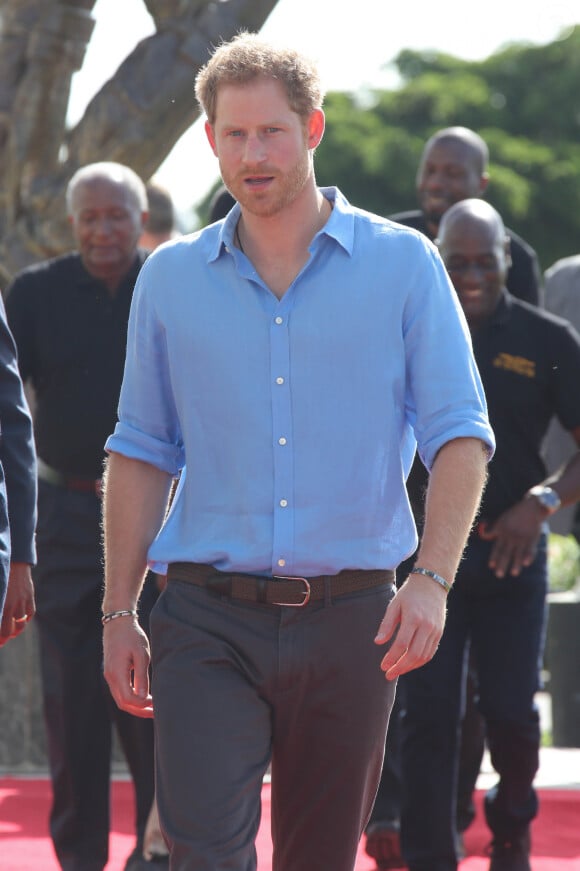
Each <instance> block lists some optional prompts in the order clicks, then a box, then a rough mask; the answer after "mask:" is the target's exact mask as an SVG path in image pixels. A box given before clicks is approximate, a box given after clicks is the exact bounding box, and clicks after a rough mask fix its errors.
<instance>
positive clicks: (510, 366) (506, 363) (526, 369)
mask: <svg viewBox="0 0 580 871" xmlns="http://www.w3.org/2000/svg"><path fill="white" fill-rule="evenodd" d="M493 365H494V366H495V367H496V368H498V369H505V370H506V371H508V372H515V373H516V375H523V376H524V377H525V378H535V377H536V363H535V361H534V360H526V358H525V357H514V356H513V355H512V354H506V353H505V351H502V352H501V353H499V354H498V355H497V357H496V358H495V360H494V361H493Z"/></svg>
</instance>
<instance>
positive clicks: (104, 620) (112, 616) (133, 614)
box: [101, 611, 137, 626]
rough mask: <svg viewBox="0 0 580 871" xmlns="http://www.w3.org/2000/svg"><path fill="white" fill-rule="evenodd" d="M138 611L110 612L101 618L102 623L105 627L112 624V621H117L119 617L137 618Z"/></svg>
mask: <svg viewBox="0 0 580 871" xmlns="http://www.w3.org/2000/svg"><path fill="white" fill-rule="evenodd" d="M136 616H137V611H109V612H108V613H107V614H103V616H102V617H101V623H102V624H103V626H104V625H105V624H106V623H110V622H111V620H116V619H117V617H136Z"/></svg>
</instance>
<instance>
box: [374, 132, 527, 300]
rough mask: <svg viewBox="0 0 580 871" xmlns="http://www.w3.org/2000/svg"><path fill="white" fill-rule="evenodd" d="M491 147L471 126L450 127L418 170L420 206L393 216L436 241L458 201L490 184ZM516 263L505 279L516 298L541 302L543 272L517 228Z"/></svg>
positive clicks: (513, 237) (431, 143) (431, 144)
mask: <svg viewBox="0 0 580 871" xmlns="http://www.w3.org/2000/svg"><path fill="white" fill-rule="evenodd" d="M488 163H489V151H488V148H487V145H486V143H485V142H484V140H483V139H482V138H481V136H479V135H478V134H477V133H475V132H474V131H473V130H470V129H469V128H468V127H446V128H445V129H443V130H439V131H438V132H437V133H435V134H434V135H433V136H432V137H431V138H430V139H429V140H428V141H427V143H426V144H425V147H424V149H423V155H422V157H421V163H420V164H419V169H418V171H417V196H418V198H419V205H420V207H421V208H420V209H416V210H414V211H410V212H400V213H399V214H396V215H392V216H391V217H392V220H393V221H397V222H398V223H399V224H405V226H407V227H413V228H414V229H415V230H419V231H420V232H421V233H423V234H424V235H425V236H427V237H428V238H429V239H431V240H433V239H435V238H436V237H437V234H438V232H439V222H440V221H441V218H442V217H443V215H444V214H445V212H446V211H447V209H448V208H449V207H450V206H452V205H453V204H454V203H458V202H460V201H461V200H465V199H467V198H468V197H482V196H483V195H484V193H485V190H486V188H487V185H488V183H489V172H488ZM506 233H507V234H508V236H509V238H510V249H511V265H510V268H509V270H508V275H507V279H506V284H507V289H508V290H509V292H510V293H511V294H512V296H516V297H518V299H523V300H524V301H525V302H531V303H533V304H534V305H540V303H541V299H542V292H541V275H540V267H539V264H538V258H537V256H536V252H535V251H534V249H533V248H532V247H531V246H530V245H528V243H527V242H525V241H524V240H523V239H522V238H521V237H520V236H518V235H517V234H516V233H514V231H513V230H509V229H507V228H506Z"/></svg>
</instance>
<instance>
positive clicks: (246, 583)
mask: <svg viewBox="0 0 580 871" xmlns="http://www.w3.org/2000/svg"><path fill="white" fill-rule="evenodd" d="M167 579H168V580H169V581H185V582H186V583H188V584H195V585H196V586H197V587H205V589H207V590H208V591H209V592H210V593H213V594H214V595H216V596H228V597H229V598H231V599H243V600H244V601H246V602H260V603H262V604H264V605H287V606H291V607H295V608H300V607H302V606H303V605H306V604H307V603H308V602H314V601H316V600H317V599H318V600H320V599H324V597H325V596H326V589H327V585H328V586H329V587H330V589H329V594H330V596H331V597H334V596H344V595H345V594H346V593H356V592H357V591H359V590H368V589H369V588H371V587H379V586H381V585H382V584H393V583H394V582H395V573H394V571H390V570H388V569H376V570H371V571H362V570H361V571H357V570H353V569H345V570H344V571H342V572H339V573H338V574H336V575H318V576H317V577H314V578H298V577H286V576H274V577H261V576H260V575H246V574H241V573H238V572H233V573H228V572H219V571H217V569H215V568H214V567H213V566H208V565H204V564H203V563H170V565H169V567H168V572H167Z"/></svg>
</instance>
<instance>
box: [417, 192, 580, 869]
mask: <svg viewBox="0 0 580 871" xmlns="http://www.w3.org/2000/svg"><path fill="white" fill-rule="evenodd" d="M438 245H439V250H440V252H441V255H442V258H443V261H444V263H445V265H446V267H447V270H448V273H449V275H450V277H451V280H452V282H453V284H454V286H455V289H456V290H457V293H458V296H459V300H460V302H461V306H462V308H463V311H464V313H465V316H466V319H467V322H468V325H469V328H470V331H471V335H472V340H473V345H474V352H475V358H476V361H477V364H478V367H479V370H480V373H481V376H482V380H483V384H484V388H485V392H486V396H487V401H488V406H489V414H490V420H491V423H492V427H493V429H494V431H495V435H496V439H497V451H496V454H495V457H494V459H493V460H492V462H491V464H490V469H489V481H488V485H487V490H486V492H485V494H484V498H483V502H482V507H481V513H480V520H479V523H478V525H477V527H476V528H475V529H474V530H473V532H472V534H471V536H470V539H469V542H468V546H467V550H466V553H465V557H464V560H463V562H462V563H461V566H460V568H459V573H458V576H457V580H456V582H455V586H454V589H453V593H452V595H450V596H449V599H448V615H447V623H446V627H445V631H444V633H443V637H442V640H441V644H440V646H439V649H438V651H437V653H436V654H435V656H434V657H433V659H432V660H431V662H430V663H428V664H427V665H425V666H424V667H423V668H421V669H419V670H418V671H416V672H413V673H410V674H408V675H405V676H403V677H402V678H401V680H402V684H403V685H404V692H405V694H406V695H405V698H406V713H405V716H404V719H403V753H402V758H403V782H404V784H405V794H406V800H405V802H404V806H403V811H402V821H401V840H402V848H403V855H404V857H405V859H406V861H407V864H408V867H409V869H410V871H455V869H456V868H457V863H458V856H457V852H456V837H455V804H456V794H455V790H456V779H457V768H458V762H457V755H458V754H457V750H458V741H457V736H458V733H459V725H460V721H461V696H462V688H463V682H464V678H465V666H466V662H467V653H468V650H469V646H471V653H472V658H473V662H474V665H475V669H476V673H477V679H478V685H479V708H480V711H481V713H482V715H483V717H484V719H485V723H486V732H487V740H488V745H489V750H490V754H491V761H492V764H493V766H494V768H495V770H496V771H497V774H498V782H497V784H496V785H495V786H494V787H493V788H492V789H491V790H490V791H489V792H488V793H487V795H486V797H485V813H486V819H487V823H488V825H489V827H490V829H491V834H492V843H491V852H490V856H491V860H490V866H489V868H490V871H529V869H530V864H529V852H530V823H531V821H532V819H533V818H534V817H535V815H536V813H537V809H538V800H537V796H536V793H535V791H534V788H533V780H534V776H535V773H536V770H537V767H538V757H539V746H540V727H539V717H538V712H537V709H536V707H535V704H534V695H535V693H536V691H537V690H538V687H539V683H538V664H539V662H540V661H541V657H542V640H543V631H544V613H545V596H546V589H547V563H546V521H547V519H548V517H550V516H551V515H553V514H554V513H555V512H556V511H558V509H559V508H560V507H561V506H564V505H568V504H571V503H573V502H574V501H576V500H577V499H578V498H579V497H580V452H579V451H575V452H574V454H573V456H572V457H571V458H570V460H569V462H568V463H567V465H566V466H565V467H564V468H563V469H562V470H560V471H558V472H555V473H554V474H552V475H548V474H547V472H546V469H545V468H544V464H543V461H542V455H541V450H540V448H541V444H542V441H543V438H544V435H545V433H546V430H547V428H548V425H549V423H550V421H551V420H552V418H553V417H554V416H557V417H558V418H559V420H560V421H561V422H562V424H563V425H564V426H565V428H566V429H567V430H568V431H569V432H570V433H571V435H572V436H573V438H574V440H575V442H576V444H580V393H579V392H578V389H577V385H578V378H579V375H580V336H579V335H578V334H577V333H576V332H575V330H574V329H573V327H572V326H571V325H570V324H569V323H568V322H567V321H564V320H561V319H559V318H556V317H555V316H553V315H550V314H547V313H545V312H542V311H539V310H538V309H537V308H535V307H533V306H531V305H528V304H526V303H523V302H521V301H519V300H516V299H514V298H513V297H512V296H511V295H510V294H509V292H508V291H507V289H506V276H507V273H508V269H509V265H510V239H509V236H508V235H507V234H506V231H505V228H504V225H503V222H502V220H501V217H500V216H499V214H498V213H497V212H496V211H495V209H493V208H492V207H491V206H490V205H489V204H488V203H486V202H484V201H483V200H481V199H467V200H463V201H461V202H459V203H456V204H455V205H453V206H452V207H451V208H449V209H448V210H447V211H446V212H445V214H444V216H443V218H442V220H441V223H440V227H439V239H438Z"/></svg>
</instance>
